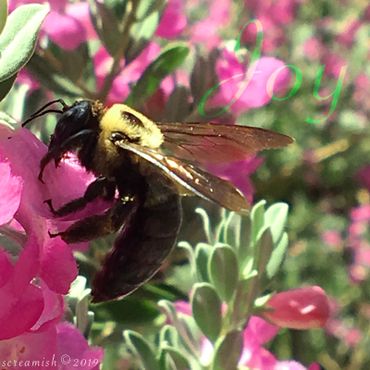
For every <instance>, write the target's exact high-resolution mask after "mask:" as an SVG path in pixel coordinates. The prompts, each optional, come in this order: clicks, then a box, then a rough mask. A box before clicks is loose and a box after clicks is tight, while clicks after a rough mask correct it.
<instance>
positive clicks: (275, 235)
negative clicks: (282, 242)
mask: <svg viewBox="0 0 370 370" xmlns="http://www.w3.org/2000/svg"><path fill="white" fill-rule="evenodd" d="M288 210H289V207H288V205H287V204H286V203H275V204H273V205H272V206H271V207H269V208H268V209H267V211H266V212H265V225H268V226H269V227H270V229H271V233H272V239H273V241H274V243H276V242H277V241H278V240H279V239H280V238H281V235H282V233H283V231H284V227H285V224H286V221H287V218H288Z"/></svg>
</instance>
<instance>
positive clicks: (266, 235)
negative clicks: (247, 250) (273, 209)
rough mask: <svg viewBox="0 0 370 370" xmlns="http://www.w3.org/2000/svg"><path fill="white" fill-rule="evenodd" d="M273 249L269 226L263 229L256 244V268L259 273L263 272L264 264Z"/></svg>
mask: <svg viewBox="0 0 370 370" xmlns="http://www.w3.org/2000/svg"><path fill="white" fill-rule="evenodd" d="M272 250H273V242H272V235H271V231H270V229H269V228H267V229H265V230H264V232H263V234H262V235H261V237H260V238H259V239H258V241H257V244H256V248H255V251H256V259H255V263H256V265H255V266H256V269H257V271H258V274H259V275H262V274H264V272H265V270H266V265H267V263H268V261H269V259H270V257H271V253H272Z"/></svg>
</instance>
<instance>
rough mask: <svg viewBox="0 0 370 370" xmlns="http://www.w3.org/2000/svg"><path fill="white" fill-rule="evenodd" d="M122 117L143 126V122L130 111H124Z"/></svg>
mask: <svg viewBox="0 0 370 370" xmlns="http://www.w3.org/2000/svg"><path fill="white" fill-rule="evenodd" d="M121 117H122V119H123V120H124V121H127V122H129V123H131V124H133V125H135V126H141V127H142V126H143V122H141V120H140V119H139V118H137V117H136V116H134V115H133V114H132V113H130V112H126V111H122V112H121Z"/></svg>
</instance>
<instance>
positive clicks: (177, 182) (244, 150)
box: [23, 99, 292, 302]
mask: <svg viewBox="0 0 370 370" xmlns="http://www.w3.org/2000/svg"><path fill="white" fill-rule="evenodd" d="M55 103H59V104H61V108H60V109H51V108H50V106H51V105H52V104H55ZM50 112H54V113H59V114H61V116H60V118H59V119H58V121H57V124H56V127H55V131H54V133H53V134H52V135H51V139H50V143H49V146H48V151H47V153H46V155H45V156H44V157H43V158H42V160H41V163H40V173H39V180H40V181H43V179H42V175H43V171H44V168H45V166H46V165H47V164H48V163H49V162H50V161H52V160H53V161H54V162H55V164H56V165H58V163H59V162H60V161H61V159H62V158H63V156H64V155H65V154H66V153H67V152H71V151H72V152H75V153H76V154H77V157H78V159H79V161H80V163H81V165H82V166H83V167H85V168H86V170H88V171H91V172H93V173H94V175H95V176H96V180H95V181H93V182H92V183H91V184H90V185H89V186H88V187H87V189H86V191H85V194H84V195H83V197H81V198H79V199H75V200H72V201H71V202H69V203H67V204H65V205H64V206H62V207H61V208H59V209H54V208H53V206H52V201H51V200H47V201H46V202H47V203H48V205H49V208H50V210H51V212H52V213H53V214H54V215H55V216H60V217H62V216H65V215H67V214H70V213H72V212H75V211H77V210H80V209H82V208H84V207H85V206H86V204H87V203H88V202H91V201H93V200H94V199H96V198H98V197H101V198H104V199H106V200H109V201H111V202H112V206H111V208H110V209H108V210H107V211H105V213H103V214H99V215H94V216H90V217H87V218H85V219H81V220H79V221H77V222H75V223H74V224H72V225H71V226H69V227H68V228H67V229H66V230H64V231H62V232H59V233H57V234H53V235H51V236H52V237H55V236H60V237H61V238H62V239H63V240H64V241H65V242H67V243H76V242H81V241H88V240H92V239H95V238H98V237H101V236H104V235H107V234H110V233H113V232H118V235H117V238H116V240H115V242H114V245H113V247H112V248H111V250H110V251H109V252H108V253H107V255H106V257H105V261H104V263H103V265H102V268H101V270H100V271H99V272H97V274H96V275H95V277H94V280H93V283H92V296H93V302H101V301H107V300H111V299H115V298H119V297H123V296H125V295H127V294H129V293H131V292H133V291H134V290H135V289H137V288H138V287H139V286H141V285H142V284H143V283H144V282H145V281H147V280H148V279H150V278H151V277H152V276H153V275H154V274H155V273H156V272H157V271H158V269H159V268H160V266H161V264H162V262H163V260H164V259H165V258H166V257H167V256H168V254H169V253H170V252H171V250H172V248H173V246H174V244H175V242H176V238H177V235H178V232H179V228H180V224H181V214H182V212H181V204H180V197H181V195H184V194H195V195H197V196H199V197H202V198H204V199H206V200H209V201H212V202H215V203H217V204H219V205H220V206H222V207H225V208H227V209H229V210H232V211H236V212H245V211H246V210H247V209H248V204H247V203H246V200H245V198H244V197H243V195H242V194H241V192H239V191H238V190H237V189H236V188H235V187H234V186H233V185H232V184H231V183H230V182H228V181H226V180H223V179H221V178H219V177H217V176H215V175H212V174H211V173H209V172H208V171H207V167H208V166H210V165H211V164H214V163H228V162H232V161H237V160H241V159H244V158H246V157H248V156H251V155H253V154H255V153H256V152H257V151H259V150H263V149H268V148H278V147H283V146H285V145H288V144H289V143H291V142H292V139H291V138H290V137H289V136H286V135H282V134H279V133H276V132H272V131H269V130H265V129H261V128H256V127H247V126H238V125H223V124H213V123H155V122H153V121H151V120H150V119H149V118H147V117H146V116H144V115H143V114H141V113H140V112H137V111H136V110H134V109H132V108H130V107H128V106H126V105H124V104H114V105H113V106H111V107H106V106H104V105H103V104H102V103H101V102H99V101H93V100H79V101H76V102H75V103H74V104H72V105H70V106H69V105H67V104H65V103H64V102H63V101H62V100H60V99H59V100H55V101H52V102H50V103H48V104H47V105H45V106H44V107H42V108H41V109H40V110H38V111H37V112H35V113H34V114H33V115H32V116H31V117H30V118H29V119H28V120H27V121H26V122H24V124H23V125H25V124H26V123H28V122H29V121H31V120H33V119H35V118H37V117H39V116H41V115H44V114H46V113H50ZM117 194H118V195H117Z"/></svg>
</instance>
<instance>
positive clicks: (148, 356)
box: [123, 330, 160, 370]
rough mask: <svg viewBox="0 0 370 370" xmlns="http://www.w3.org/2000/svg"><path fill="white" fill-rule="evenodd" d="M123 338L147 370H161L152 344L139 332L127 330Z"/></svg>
mask: <svg viewBox="0 0 370 370" xmlns="http://www.w3.org/2000/svg"><path fill="white" fill-rule="evenodd" d="M123 336H124V338H125V340H126V343H127V345H128V346H129V347H130V348H131V350H132V351H133V352H135V353H136V354H137V355H138V356H139V358H140V360H141V363H142V365H143V368H144V369H145V370H159V369H160V368H159V363H158V360H157V358H156V356H155V353H154V351H153V349H152V348H151V346H150V344H149V343H148V342H147V341H146V340H145V339H144V338H143V337H142V335H140V334H139V333H137V332H134V331H132V330H125V331H124V332H123Z"/></svg>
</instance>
